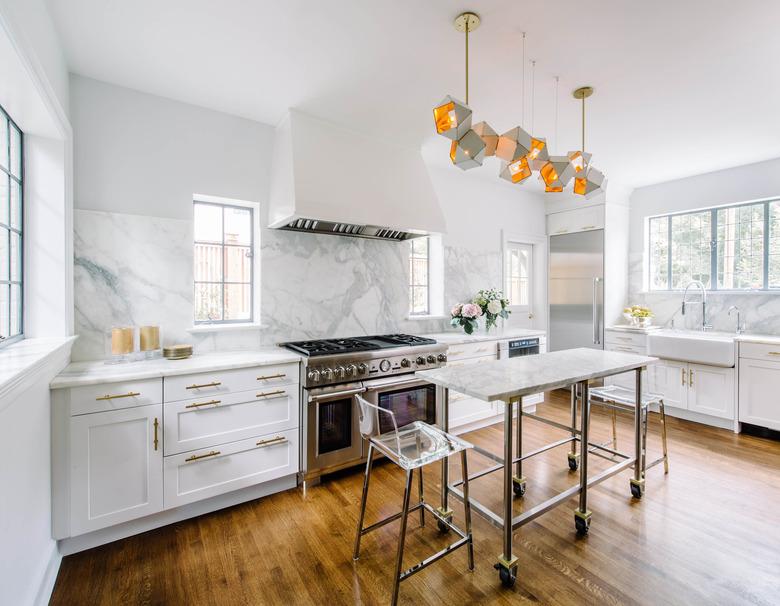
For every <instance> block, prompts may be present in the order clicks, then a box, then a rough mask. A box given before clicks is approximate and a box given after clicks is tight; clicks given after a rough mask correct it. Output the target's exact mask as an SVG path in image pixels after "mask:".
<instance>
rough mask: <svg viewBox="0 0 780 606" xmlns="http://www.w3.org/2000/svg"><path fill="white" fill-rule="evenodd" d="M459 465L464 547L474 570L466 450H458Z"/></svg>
mask: <svg viewBox="0 0 780 606" xmlns="http://www.w3.org/2000/svg"><path fill="white" fill-rule="evenodd" d="M460 466H461V473H462V474H463V515H464V516H465V518H466V536H467V537H468V539H469V542H468V545H467V546H466V548H467V549H468V550H469V570H474V537H473V535H472V534H471V503H470V502H469V465H468V461H467V460H466V451H465V450H461V451H460Z"/></svg>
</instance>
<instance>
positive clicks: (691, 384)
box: [688, 369, 693, 387]
mask: <svg viewBox="0 0 780 606" xmlns="http://www.w3.org/2000/svg"><path fill="white" fill-rule="evenodd" d="M688 387H693V369H690V370H689V371H688Z"/></svg>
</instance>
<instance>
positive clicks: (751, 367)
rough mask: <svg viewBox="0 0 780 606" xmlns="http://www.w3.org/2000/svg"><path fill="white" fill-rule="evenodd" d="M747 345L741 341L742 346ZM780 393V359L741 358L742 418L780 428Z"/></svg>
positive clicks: (740, 394)
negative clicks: (779, 396)
mask: <svg viewBox="0 0 780 606" xmlns="http://www.w3.org/2000/svg"><path fill="white" fill-rule="evenodd" d="M744 345H745V344H741V345H740V348H742V347H743V346H744ZM775 349H778V348H777V347H775ZM778 394H780V361H768V360H760V359H749V358H740V360H739V420H740V422H742V423H751V424H752V425H759V426H761V427H768V428H770V429H775V430H780V398H778Z"/></svg>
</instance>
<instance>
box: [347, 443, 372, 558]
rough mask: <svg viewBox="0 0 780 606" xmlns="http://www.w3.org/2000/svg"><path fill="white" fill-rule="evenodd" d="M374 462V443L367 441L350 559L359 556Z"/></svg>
mask: <svg viewBox="0 0 780 606" xmlns="http://www.w3.org/2000/svg"><path fill="white" fill-rule="evenodd" d="M373 462H374V445H373V444H372V443H371V442H370V441H369V443H368V460H367V461H366V473H365V475H364V476H363V496H362V497H361V499H360V515H359V516H358V523H357V536H355V550H354V551H353V552H352V559H353V560H357V559H358V558H359V557H360V537H362V536H363V521H364V519H365V517H366V501H367V500H368V483H369V481H370V480H371V465H372V463H373Z"/></svg>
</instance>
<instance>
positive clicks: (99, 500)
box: [70, 404, 163, 536]
mask: <svg viewBox="0 0 780 606" xmlns="http://www.w3.org/2000/svg"><path fill="white" fill-rule="evenodd" d="M162 435H163V432H162V404H153V405H149V406H138V407H136V408H127V409H124V410H113V411H108V412H97V413H92V414H85V415H80V416H76V417H71V420H70V478H71V486H70V503H71V507H70V516H71V536H76V535H80V534H83V533H86V532H90V531H93V530H98V529H100V528H105V527H107V526H113V525H114V524H120V523H122V522H127V521H128V520H133V519H135V518H140V517H143V516H147V515H149V514H152V513H156V512H158V511H161V510H162V508H163V475H162V470H163V457H162V453H163V448H162Z"/></svg>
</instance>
